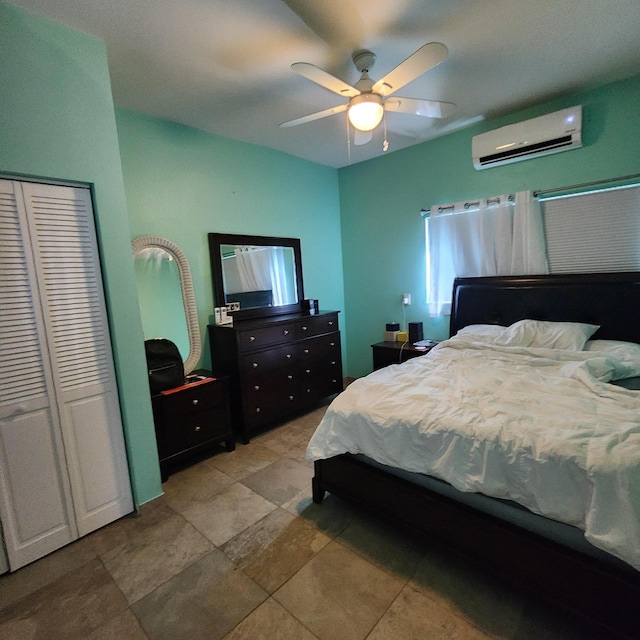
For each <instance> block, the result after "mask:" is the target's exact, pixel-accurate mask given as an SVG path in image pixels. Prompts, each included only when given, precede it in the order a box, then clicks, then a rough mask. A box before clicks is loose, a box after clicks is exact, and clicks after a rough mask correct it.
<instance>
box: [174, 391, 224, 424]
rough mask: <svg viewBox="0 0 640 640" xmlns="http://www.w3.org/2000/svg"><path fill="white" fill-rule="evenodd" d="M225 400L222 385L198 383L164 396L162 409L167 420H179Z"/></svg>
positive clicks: (211, 407)
mask: <svg viewBox="0 0 640 640" xmlns="http://www.w3.org/2000/svg"><path fill="white" fill-rule="evenodd" d="M225 402H226V399H225V395H224V392H223V386H222V385H216V384H210V383H206V384H199V385H194V386H193V388H186V389H184V390H182V391H179V392H177V393H174V394H168V395H166V396H164V411H165V415H166V418H167V420H170V421H172V422H173V421H175V422H179V421H180V420H184V419H185V418H186V417H187V416H189V415H192V414H194V413H195V414H201V413H204V412H206V411H210V410H212V409H214V408H216V407H223V406H224V404H225Z"/></svg>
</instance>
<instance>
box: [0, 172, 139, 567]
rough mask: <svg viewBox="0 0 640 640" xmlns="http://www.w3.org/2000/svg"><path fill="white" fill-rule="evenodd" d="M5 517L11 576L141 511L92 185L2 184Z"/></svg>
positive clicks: (1, 510) (0, 466)
mask: <svg viewBox="0 0 640 640" xmlns="http://www.w3.org/2000/svg"><path fill="white" fill-rule="evenodd" d="M0 294H1V295H2V305H0V421H1V422H0V489H1V493H0V517H1V518H2V526H3V529H4V538H5V542H6V546H7V552H8V553H7V555H8V557H9V564H10V567H11V569H16V568H18V567H19V566H22V565H23V564H26V563H27V562H30V561H31V560H33V559H35V558H36V557H39V556H41V555H44V554H45V553H49V552H50V551H52V550H53V549H55V548H57V547H59V546H62V545H63V544H66V543H67V542H69V541H70V540H72V539H74V538H75V537H77V536H78V534H80V535H84V534H86V533H88V532H90V531H92V530H94V529H96V528H98V527H100V526H102V525H104V524H106V523H108V522H111V521H113V520H115V519H116V518H118V517H120V516H122V515H125V514H126V513H129V512H131V511H132V509H133V502H132V497H131V487H130V483H129V475H128V468H127V463H126V453H125V447H124V438H123V433H122V422H121V416H120V410H119V401H118V396H117V387H116V381H115V373H114V367H113V361H112V355H111V343H110V336H109V328H108V323H107V315H106V309H105V304H104V292H103V288H102V278H101V273H100V264H99V260H98V249H97V243H96V238H95V228H94V222H93V212H92V204H91V197H90V193H89V190H88V189H84V188H76V187H64V186H58V185H44V184H36V183H27V182H17V181H8V180H0Z"/></svg>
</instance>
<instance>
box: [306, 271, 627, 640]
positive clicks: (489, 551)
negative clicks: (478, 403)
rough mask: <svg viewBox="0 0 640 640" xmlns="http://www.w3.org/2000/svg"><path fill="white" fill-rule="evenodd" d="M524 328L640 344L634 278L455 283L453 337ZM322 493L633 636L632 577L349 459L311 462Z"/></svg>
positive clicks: (317, 495)
mask: <svg viewBox="0 0 640 640" xmlns="http://www.w3.org/2000/svg"><path fill="white" fill-rule="evenodd" d="M526 318H532V319H535V320H553V321H563V322H571V321H573V322H588V323H590V324H599V325H600V329H599V330H598V331H597V333H596V334H595V335H594V336H593V337H594V338H600V339H609V340H626V341H629V342H639V343H640V273H635V272H634V273H626V272H625V273H607V274H571V275H545V276H505V277H489V278H457V279H456V281H455V283H454V287H453V306H452V313H451V325H450V333H451V335H455V333H457V331H458V330H460V329H461V328H462V327H465V326H467V325H470V324H499V325H503V326H508V325H510V324H512V323H514V322H517V321H518V320H523V319H526ZM326 491H329V492H330V493H333V494H335V495H337V496H340V497H342V498H345V499H348V500H352V501H354V502H356V503H357V504H359V505H361V506H363V507H365V508H367V509H369V510H372V511H374V512H376V513H378V514H379V515H381V516H383V517H385V518H386V519H389V520H391V521H392V522H395V523H397V524H400V525H403V526H408V527H410V528H413V529H417V530H418V531H420V532H422V533H426V534H428V535H430V536H432V537H433V538H435V539H438V540H439V541H440V542H442V543H444V544H446V545H447V546H450V547H452V548H454V549H456V550H457V551H459V552H462V553H463V554H465V555H467V556H468V557H469V559H470V560H471V559H472V561H473V562H474V563H477V564H479V565H480V566H482V567H483V568H484V569H486V570H488V571H490V572H491V573H493V574H497V575H498V576H499V577H500V578H502V579H504V580H506V581H508V582H509V583H511V584H512V585H513V586H515V587H518V588H521V589H524V590H525V591H527V592H528V593H530V594H532V595H534V596H536V597H542V598H544V599H546V600H548V601H551V602H553V603H555V604H556V605H559V606H561V607H563V608H566V609H569V610H572V611H574V612H577V613H579V614H580V615H583V616H585V617H587V618H588V619H589V620H590V621H592V622H594V623H595V624H597V625H599V626H601V627H602V628H603V629H606V630H607V631H608V632H610V633H615V634H616V635H617V636H618V637H623V638H637V637H638V634H639V633H640V572H638V571H634V570H632V569H630V568H627V567H626V566H625V567H621V566H620V563H613V562H612V563H608V562H606V561H601V560H597V559H594V558H592V557H589V556H586V555H584V554H581V553H579V552H577V551H575V550H573V549H569V548H567V547H565V546H563V545H561V544H559V543H557V542H554V541H551V540H548V539H546V538H544V537H542V536H540V535H537V534H534V533H531V532H529V531H525V530H523V529H521V528H519V527H517V526H516V525H513V524H510V523H507V522H504V521H502V520H499V519H497V518H495V517H493V516H490V515H487V514H485V513H481V512H479V511H477V510H475V509H473V508H471V507H469V506H467V505H463V504H461V503H459V502H456V501H455V500H452V499H451V498H447V497H444V496H442V495H439V494H438V493H434V492H432V491H430V490H428V489H426V488H424V487H421V486H419V485H416V484H413V483H411V482H409V481H408V480H405V479H403V478H400V477H397V476H395V475H391V474H389V473H386V472H385V471H384V470H382V469H380V468H379V467H374V466H371V465H369V464H367V463H366V462H363V461H362V460H359V459H358V458H356V457H354V456H351V455H349V454H345V455H340V456H336V457H334V458H329V459H326V460H318V461H316V462H315V475H314V478H313V500H314V502H316V503H320V502H322V500H323V498H324V494H325V492H326ZM638 491H640V487H638Z"/></svg>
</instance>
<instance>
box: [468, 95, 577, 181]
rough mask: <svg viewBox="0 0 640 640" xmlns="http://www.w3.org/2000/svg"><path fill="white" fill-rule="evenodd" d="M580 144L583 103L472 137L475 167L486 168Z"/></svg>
mask: <svg viewBox="0 0 640 640" xmlns="http://www.w3.org/2000/svg"><path fill="white" fill-rule="evenodd" d="M581 146H582V106H577V107H571V108H570V109H562V110H561V111H556V112H554V113H548V114H547V115H546V116H540V117H539V118H532V119H531V120H525V121H523V122H517V123H516V124H509V125H507V126H506V127H500V128H499V129H494V130H493V131H487V132H486V133H481V134H479V135H477V136H473V139H472V141H471V153H472V156H473V166H474V167H475V168H476V169H487V168H488V167H497V166H499V165H501V164H508V163H510V162H518V161H519V160H529V159H530V158H538V157H540V156H546V155H549V154H550V153H558V152H559V151H568V150H569V149H576V148H578V147H581Z"/></svg>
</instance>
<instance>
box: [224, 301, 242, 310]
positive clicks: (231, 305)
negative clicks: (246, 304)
mask: <svg viewBox="0 0 640 640" xmlns="http://www.w3.org/2000/svg"><path fill="white" fill-rule="evenodd" d="M227 311H240V303H239V302H229V303H227Z"/></svg>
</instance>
